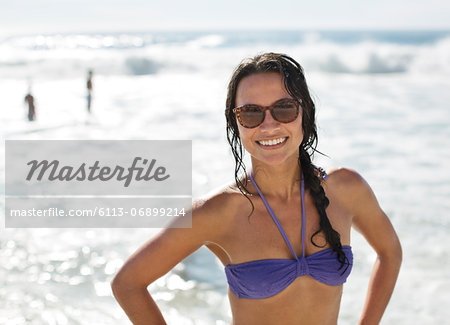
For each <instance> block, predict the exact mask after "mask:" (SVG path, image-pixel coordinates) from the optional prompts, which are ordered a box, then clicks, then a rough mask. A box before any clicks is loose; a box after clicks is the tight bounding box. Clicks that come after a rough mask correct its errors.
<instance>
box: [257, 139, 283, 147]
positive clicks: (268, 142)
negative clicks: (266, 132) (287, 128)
mask: <svg viewBox="0 0 450 325" xmlns="http://www.w3.org/2000/svg"><path fill="white" fill-rule="evenodd" d="M286 140H287V137H286V138H278V139H271V140H260V141H256V142H258V143H259V144H260V145H263V146H267V147H270V146H276V145H277V144H280V143H283V142H285V141H286Z"/></svg>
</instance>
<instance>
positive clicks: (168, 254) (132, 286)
mask: <svg viewBox="0 0 450 325" xmlns="http://www.w3.org/2000/svg"><path fill="white" fill-rule="evenodd" d="M211 205H212V204H211V203H210V204H205V203H204V202H198V203H196V204H195V205H194V207H193V210H192V228H184V229H183V228H167V229H164V230H162V231H161V232H160V233H159V234H158V235H157V236H155V237H154V238H152V239H151V240H150V241H148V242H147V243H146V244H145V245H143V246H142V247H141V248H140V249H139V250H137V251H136V252H135V253H134V254H133V255H132V256H131V257H130V258H129V259H128V260H127V261H126V262H125V264H124V265H123V266H122V268H121V269H120V270H119V272H118V273H117V274H116V276H115V277H114V279H113V281H112V283H111V287H112V291H113V293H114V296H115V297H116V299H117V301H118V302H119V304H120V305H121V307H122V308H123V310H124V311H125V313H126V314H127V315H128V317H129V319H130V320H131V321H132V322H133V324H137V325H138V324H146V325H148V324H152V325H159V324H166V322H165V321H164V318H163V316H162V314H161V311H160V310H159V308H158V306H157V305H156V303H155V301H154V300H153V299H152V297H151V296H150V294H149V292H148V290H147V287H148V285H149V284H150V283H152V282H154V281H155V280H157V279H158V278H159V277H161V276H163V275H164V274H166V273H167V272H168V271H170V270H171V269H172V268H173V267H174V266H175V265H176V264H177V263H179V262H180V261H181V260H183V259H184V258H185V257H186V256H188V255H189V254H191V253H193V252H194V251H195V250H197V249H198V248H199V247H200V246H202V245H203V244H204V243H206V242H207V241H209V240H210V239H211V238H213V237H214V235H215V233H217V229H220V227H218V225H216V224H215V222H217V219H218V218H217V217H216V216H214V215H211V213H210V211H213V210H214V209H212V207H211ZM217 212H218V211H216V213H217ZM186 222H187V223H188V224H190V220H189V219H188V218H187V217H181V218H179V219H177V220H176V221H175V222H174V224H172V227H174V226H176V225H175V224H178V225H181V224H184V225H186Z"/></svg>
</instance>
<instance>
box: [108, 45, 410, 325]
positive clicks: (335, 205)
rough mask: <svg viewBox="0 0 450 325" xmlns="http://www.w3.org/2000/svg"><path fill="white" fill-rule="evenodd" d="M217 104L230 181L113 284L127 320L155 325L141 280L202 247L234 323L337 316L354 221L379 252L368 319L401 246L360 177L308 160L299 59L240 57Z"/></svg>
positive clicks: (157, 316)
mask: <svg viewBox="0 0 450 325" xmlns="http://www.w3.org/2000/svg"><path fill="white" fill-rule="evenodd" d="M226 106H227V107H226V111H225V113H226V118H227V132H228V141H229V143H230V145H231V147H232V151H233V154H234V158H235V160H236V168H235V178H236V179H235V184H233V185H231V186H229V187H227V188H225V189H222V190H221V191H219V192H218V193H216V194H214V195H212V196H211V197H209V198H207V199H205V200H202V201H198V202H196V203H195V204H194V206H193V210H192V212H193V214H192V229H177V228H169V229H165V230H163V231H162V232H161V233H160V234H159V235H157V236H156V237H155V238H153V239H151V240H150V241H149V242H148V243H147V244H146V245H144V246H143V247H142V248H141V249H140V250H139V251H138V252H136V253H135V254H134V255H133V256H131V257H130V259H129V260H128V261H127V262H126V263H125V265H124V266H123V267H122V269H121V270H120V271H119V273H118V274H117V275H116V277H115V279H114V281H113V283H112V287H113V292H114V294H115V296H116V298H117V300H118V301H119V303H120V304H121V306H122V307H123V309H124V310H125V312H126V313H127V315H128V316H129V318H130V319H131V320H132V321H133V323H134V324H165V321H164V319H163V316H162V314H161V312H160V311H159V309H158V307H157V306H156V304H155V302H154V300H153V299H152V298H151V296H150V295H149V293H148V291H147V286H148V285H149V284H150V283H151V282H153V281H155V280H156V279H158V278H159V277H160V276H162V275H163V274H165V273H166V272H168V271H169V270H170V269H172V268H173V267H174V266H175V265H176V264H177V263H178V262H180V261H181V260H182V259H183V258H185V257H186V256H188V255H189V254H191V253H192V252H194V251H195V250H197V249H198V248H199V247H200V246H202V245H206V246H207V247H208V248H209V249H210V250H211V251H212V252H213V253H214V254H215V255H216V256H217V257H218V258H219V259H220V260H221V261H222V263H223V264H224V265H225V273H226V276H227V280H228V284H229V290H228V292H229V299H230V303H231V310H232V314H233V324H234V325H251V324H258V325H264V324H284V325H291V324H292V325H293V324H336V323H337V319H338V313H339V305H340V300H341V295H342V284H343V283H344V282H345V280H346V278H347V276H348V274H349V273H350V271H351V267H352V252H351V247H350V229H351V227H352V226H353V227H355V228H356V229H357V230H358V231H360V232H361V233H362V234H363V235H364V237H365V238H366V239H367V241H368V242H369V243H370V245H371V246H372V247H373V248H374V250H375V251H376V253H377V255H378V258H377V260H376V263H375V266H374V269H373V273H372V277H371V280H370V285H369V290H368V294H367V300H366V303H365V307H364V310H363V312H362V315H361V318H360V324H378V322H379V321H380V319H381V316H382V314H383V312H384V310H385V308H386V305H387V303H388V301H389V298H390V296H391V293H392V291H393V288H394V284H395V281H396V279H397V275H398V272H399V268H400V263H401V247H400V243H399V240H398V238H397V235H396V233H395V231H394V229H393V227H392V225H391V223H390V222H389V219H388V218H387V216H386V215H385V214H384V212H383V211H382V210H381V208H380V207H379V205H378V203H377V200H376V198H375V196H374V194H373V192H372V190H371V189H370V187H369V185H368V184H367V183H366V182H365V181H364V179H363V178H362V177H361V176H359V175H358V174H357V173H356V172H355V171H352V170H349V169H345V168H340V169H337V170H334V171H332V172H330V173H329V175H327V174H326V173H325V172H324V171H323V170H322V169H320V168H317V167H315V166H314V165H313V164H312V163H311V155H312V154H313V153H314V151H315V146H316V143H317V133H316V125H315V107H314V103H313V101H312V100H311V97H310V95H309V92H308V88H307V85H306V81H305V78H304V75H303V71H302V68H301V66H300V65H299V64H298V63H297V62H296V61H294V60H293V59H292V58H290V57H288V56H286V55H282V54H276V53H266V54H262V55H258V56H256V57H254V58H252V59H248V60H245V61H243V62H242V63H241V64H240V65H239V66H238V68H237V69H236V70H235V72H234V74H233V76H232V78H231V81H230V84H229V87H228V96H227V103H226ZM242 146H243V147H244V148H245V150H246V151H247V152H248V153H249V154H250V155H251V161H252V169H251V172H250V173H247V172H246V170H245V166H244V164H243V162H242V154H243V148H242ZM241 171H242V172H243V173H241ZM178 222H182V220H178Z"/></svg>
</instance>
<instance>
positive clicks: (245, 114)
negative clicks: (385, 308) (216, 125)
mask: <svg viewBox="0 0 450 325" xmlns="http://www.w3.org/2000/svg"><path fill="white" fill-rule="evenodd" d="M263 119H264V112H263V111H261V108H260V107H259V106H256V105H247V106H244V107H242V109H241V112H240V114H239V121H240V122H241V124H242V125H243V126H245V127H247V128H254V127H257V126H258V125H260V124H261V122H262V121H263Z"/></svg>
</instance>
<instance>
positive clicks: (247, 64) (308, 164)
mask: <svg viewBox="0 0 450 325" xmlns="http://www.w3.org/2000/svg"><path fill="white" fill-rule="evenodd" d="M264 72H275V73H279V74H280V75H281V76H282V77H283V82H284V86H285V88H286V90H287V92H288V93H289V95H290V96H292V98H294V99H297V100H300V101H301V103H302V104H301V106H302V110H301V112H302V128H303V141H302V143H301V144H300V146H299V164H300V166H301V168H302V172H303V175H304V182H305V188H307V189H309V191H310V193H311V196H312V198H313V200H314V204H315V206H316V208H317V211H318V212H319V215H320V222H319V229H318V230H317V231H316V232H314V234H313V235H312V236H311V243H312V244H313V245H314V246H316V247H324V246H325V245H323V246H319V245H317V244H316V243H315V242H314V237H315V236H316V235H318V234H319V233H320V232H323V234H324V235H325V239H326V241H327V242H328V244H329V245H330V246H331V248H332V249H333V250H334V251H335V252H336V253H337V259H338V261H339V262H340V263H341V267H340V268H343V267H344V266H345V265H346V268H345V269H344V271H343V272H345V270H346V269H347V268H348V264H349V261H348V259H347V257H346V255H345V253H344V251H343V250H342V244H341V239H340V235H339V233H338V232H337V231H336V230H334V229H333V227H332V226H331V223H330V221H329V219H328V216H327V213H326V208H327V207H328V205H329V203H330V201H329V200H328V198H327V197H326V195H325V191H324V189H323V187H322V185H321V181H322V178H323V177H324V176H325V174H324V172H323V171H321V170H320V169H319V168H317V167H315V166H314V165H313V164H312V161H311V158H312V156H313V154H314V153H315V152H319V151H318V150H317V149H316V147H317V129H316V122H315V111H316V109H315V105H314V102H313V101H312V99H311V96H310V94H309V91H308V86H307V84H306V80H305V76H304V74H303V69H302V67H301V66H300V64H299V63H298V62H296V61H295V60H294V59H292V58H291V57H289V56H287V55H285V54H279V53H263V54H259V55H256V56H255V57H253V58H248V59H245V60H243V61H242V62H241V63H240V64H239V66H238V67H237V68H236V69H235V71H234V73H233V75H232V77H231V80H230V83H229V84H228V92H227V100H226V109H225V115H226V119H227V139H228V143H229V144H230V146H231V151H232V153H233V156H234V159H235V169H234V178H235V181H236V185H237V186H238V188H239V190H240V191H241V193H242V194H243V195H245V197H246V198H247V199H248V200H249V201H250V203H251V205H252V212H251V214H252V213H253V211H254V205H253V203H252V201H251V199H250V198H249V197H248V192H249V191H248V190H247V187H246V186H247V182H248V177H243V178H241V177H240V176H239V174H240V171H241V170H242V173H244V174H246V168H245V164H244V162H243V146H242V142H241V139H240V137H239V131H238V126H237V122H236V117H235V115H234V113H233V108H235V107H236V93H237V88H238V85H239V82H240V81H241V80H242V79H243V78H245V77H248V76H250V75H253V74H256V73H264ZM251 214H250V215H251Z"/></svg>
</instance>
